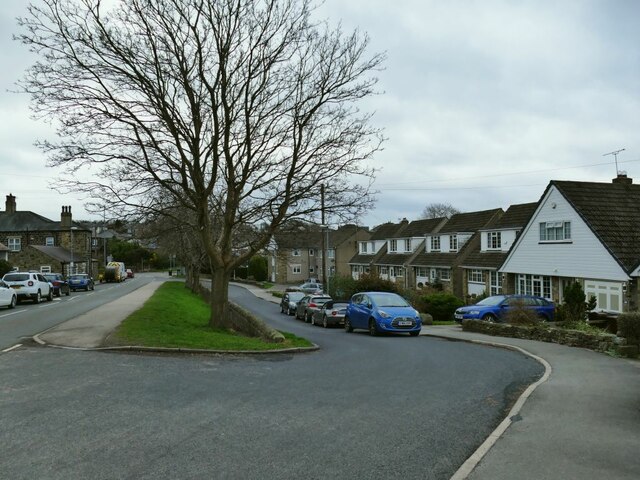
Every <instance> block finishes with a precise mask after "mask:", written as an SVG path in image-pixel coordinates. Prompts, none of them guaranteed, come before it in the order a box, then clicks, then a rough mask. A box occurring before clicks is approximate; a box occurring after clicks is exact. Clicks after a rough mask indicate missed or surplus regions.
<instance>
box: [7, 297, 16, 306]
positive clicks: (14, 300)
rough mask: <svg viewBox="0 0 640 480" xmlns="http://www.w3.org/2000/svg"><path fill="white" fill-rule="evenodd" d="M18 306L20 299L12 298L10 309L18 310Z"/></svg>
mask: <svg viewBox="0 0 640 480" xmlns="http://www.w3.org/2000/svg"><path fill="white" fill-rule="evenodd" d="M17 304H18V297H17V296H16V297H11V303H9V308H16V305H17Z"/></svg>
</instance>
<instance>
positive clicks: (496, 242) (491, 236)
mask: <svg viewBox="0 0 640 480" xmlns="http://www.w3.org/2000/svg"><path fill="white" fill-rule="evenodd" d="M501 247H502V239H501V234H500V232H489V233H487V250H499V249H500V248H501Z"/></svg>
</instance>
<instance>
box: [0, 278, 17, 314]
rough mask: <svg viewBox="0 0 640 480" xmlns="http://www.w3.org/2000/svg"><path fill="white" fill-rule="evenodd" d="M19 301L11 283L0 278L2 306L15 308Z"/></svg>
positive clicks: (0, 303)
mask: <svg viewBox="0 0 640 480" xmlns="http://www.w3.org/2000/svg"><path fill="white" fill-rule="evenodd" d="M17 303H18V294H17V293H16V291H15V290H14V289H13V288H11V287H10V286H9V285H7V284H6V283H4V282H3V281H2V280H0V307H9V308H14V307H15V306H16V304H17Z"/></svg>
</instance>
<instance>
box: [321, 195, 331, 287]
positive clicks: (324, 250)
mask: <svg viewBox="0 0 640 480" xmlns="http://www.w3.org/2000/svg"><path fill="white" fill-rule="evenodd" d="M320 212H321V214H322V217H321V221H322V225H321V227H322V232H321V234H320V235H321V237H322V284H323V285H324V289H323V290H324V291H325V293H326V292H327V291H328V289H329V285H328V284H327V244H326V242H325V235H324V232H325V231H326V228H327V224H326V223H325V218H324V183H323V184H322V185H320Z"/></svg>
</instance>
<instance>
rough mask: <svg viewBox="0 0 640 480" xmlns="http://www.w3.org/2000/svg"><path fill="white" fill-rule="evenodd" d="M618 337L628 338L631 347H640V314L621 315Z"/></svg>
mask: <svg viewBox="0 0 640 480" xmlns="http://www.w3.org/2000/svg"><path fill="white" fill-rule="evenodd" d="M618 336H620V337H624V338H626V339H627V343H628V344H630V345H640V312H629V313H622V314H620V316H619V317H618Z"/></svg>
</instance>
